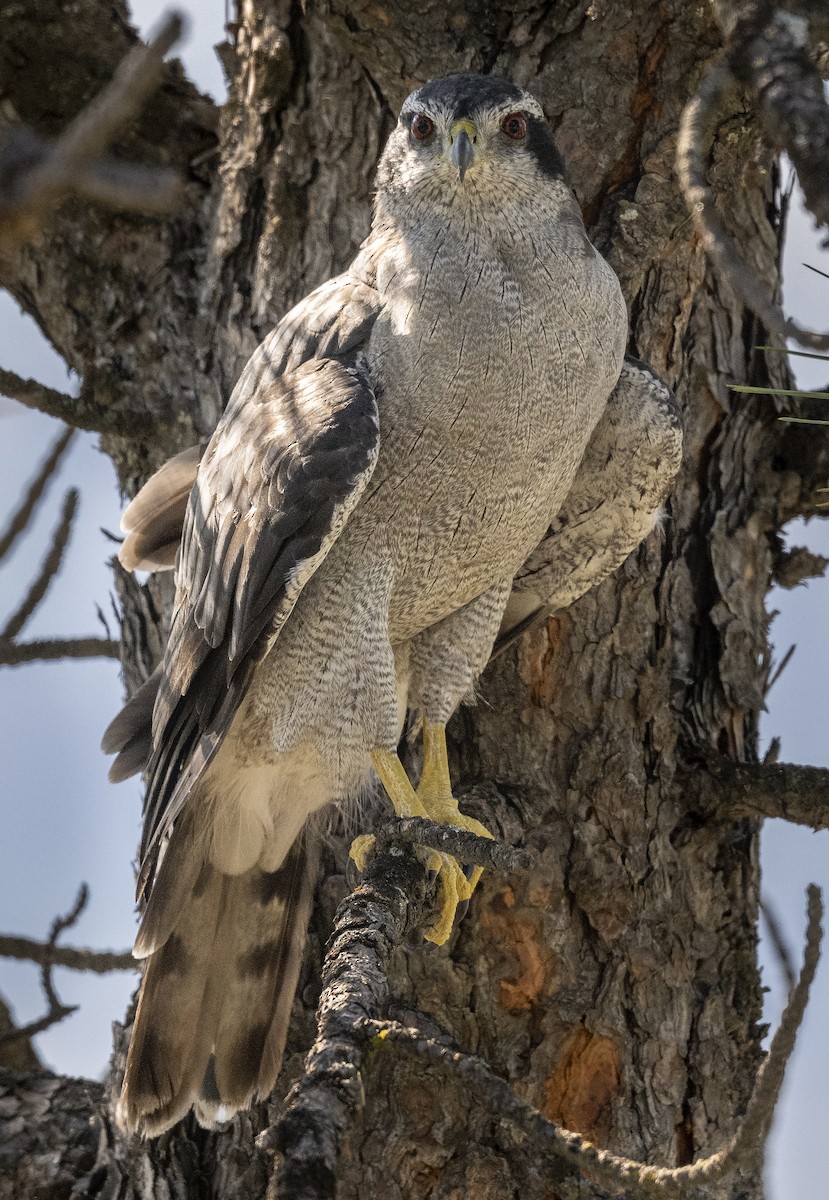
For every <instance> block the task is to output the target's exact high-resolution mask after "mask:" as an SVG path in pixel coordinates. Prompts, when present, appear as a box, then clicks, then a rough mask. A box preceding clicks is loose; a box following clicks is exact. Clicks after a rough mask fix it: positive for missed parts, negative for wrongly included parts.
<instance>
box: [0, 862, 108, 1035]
mask: <svg viewBox="0 0 829 1200" xmlns="http://www.w3.org/2000/svg"><path fill="white" fill-rule="evenodd" d="M88 899H89V888H88V887H87V886H86V884H85V883H82V884H81V886H80V888H79V889H78V895H77V898H76V899H75V903H74V904H73V905H72V908H71V909H70V910H69V912H68V913H67V914H66V916H65V917H55V919H54V921H53V922H52V927H51V929H50V930H49V936H48V938H47V939H46V943H45V945H44V946H43V947H42V951H43V953H42V956H41V958H40V959H39V961H40V964H41V972H40V982H41V986H42V987H43V991H44V993H45V995H46V1001H47V1004H48V1011H47V1012H46V1014H45V1015H44V1016H42V1017H40V1018H39V1019H38V1020H37V1021H32V1022H31V1023H30V1024H29V1025H24V1026H22V1027H21V1028H19V1029H13V1030H11V1032H9V1033H5V1034H3V1036H2V1037H0V1046H3V1045H5V1044H7V1043H9V1042H16V1041H19V1040H20V1039H21V1038H31V1037H34V1035H35V1034H36V1033H43V1031H44V1030H46V1029H49V1028H50V1027H51V1026H52V1025H57V1024H58V1022H59V1021H62V1020H64V1018H65V1017H68V1016H69V1015H70V1014H71V1013H73V1012H75V1010H76V1008H77V1005H67V1004H63V1003H62V1002H61V1000H60V999H59V997H58V994H57V992H56V991H55V985H54V982H53V980H52V968H53V966H54V965H55V962H56V961H57V960H56V954H57V943H58V938H59V937H60V936H61V934H62V933H65V932H66V930H67V929H71V928H72V926H73V925H75V924H76V923H77V921H78V918H79V917H80V915H81V913H82V912H83V910H84V909H85V908H86V903H87V901H88ZM15 957H17V956H15Z"/></svg>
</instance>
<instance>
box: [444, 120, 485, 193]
mask: <svg viewBox="0 0 829 1200" xmlns="http://www.w3.org/2000/svg"><path fill="white" fill-rule="evenodd" d="M470 133H471V134H472V136H471V137H470V136H469V135H470ZM477 135H478V131H477V130H476V129H475V126H474V125H473V124H472V122H471V121H458V123H457V124H456V125H453V126H452V129H451V130H450V131H449V136H450V137H451V138H452V149H451V150H450V151H449V161H450V162H451V164H452V166H453V167H456V168H457V171H458V176H459V177H460V181H461V183H463V177H464V175H465V174H466V172H467V171H468V170H469V168H470V167H471V166H472V164H473V163H474V161H475V147H474V145H473V141H474V140H475V138H476V137H477Z"/></svg>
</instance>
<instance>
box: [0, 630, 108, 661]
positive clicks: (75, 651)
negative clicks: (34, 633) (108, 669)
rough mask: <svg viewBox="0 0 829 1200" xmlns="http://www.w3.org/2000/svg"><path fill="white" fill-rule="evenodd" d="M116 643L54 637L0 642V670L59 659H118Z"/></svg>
mask: <svg viewBox="0 0 829 1200" xmlns="http://www.w3.org/2000/svg"><path fill="white" fill-rule="evenodd" d="M120 654H121V649H120V646H119V644H118V642H113V641H110V639H109V638H98V637H87V638H54V639H51V640H46V641H40V642H22V643H21V642H8V641H5V642H0V667H19V666H21V665H22V664H23V663H32V662H55V661H57V660H58V659H61V658H119V657H120Z"/></svg>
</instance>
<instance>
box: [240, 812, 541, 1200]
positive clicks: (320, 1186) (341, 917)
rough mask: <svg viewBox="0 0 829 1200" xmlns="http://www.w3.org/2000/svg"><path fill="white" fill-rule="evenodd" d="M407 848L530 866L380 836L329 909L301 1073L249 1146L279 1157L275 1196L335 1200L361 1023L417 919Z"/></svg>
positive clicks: (460, 846)
mask: <svg viewBox="0 0 829 1200" xmlns="http://www.w3.org/2000/svg"><path fill="white" fill-rule="evenodd" d="M444 834H445V835H446V836H443V835H444ZM412 841H416V842H417V843H418V844H420V845H428V846H431V847H433V848H434V849H438V850H443V851H446V852H448V853H452V854H455V853H457V854H458V856H459V857H460V858H461V860H462V861H464V862H469V863H477V864H479V865H489V866H493V867H496V869H498V868H500V869H510V870H512V869H514V868H516V867H519V866H524V865H526V864H527V863H528V862H529V861H530V857H529V855H528V854H526V853H525V852H523V851H515V850H511V849H510V848H509V847H508V846H505V845H503V844H502V843H498V842H495V841H494V840H493V841H490V840H489V839H487V838H479V837H477V836H475V835H469V834H467V833H466V832H465V831H464V830H456V829H451V830H442V829H441V828H440V827H439V826H435V825H434V824H433V822H431V821H426V820H423V819H419V818H418V819H416V818H410V819H408V820H405V821H402V822H394V823H391V824H390V825H389V826H388V827H386V828H385V829H381V830H380V831H379V833H378V835H377V842H376V847H375V851H374V853H373V855H372V857H371V859H370V861H369V865H368V869H367V871H366V873H365V875H364V877H363V881H362V883H361V884H360V885H359V887H357V888H356V889H355V891H354V892H352V893H351V895H350V896H347V897H346V899H345V900H344V901H343V902H342V904H341V905H340V907H339V909H338V910H337V915H336V917H335V920H334V930H333V933H332V935H331V941H330V943H329V949H328V953H327V955H326V959H325V964H324V966H323V972H322V995H321V997H320V1002H319V1005H318V1007H317V1039H316V1042H315V1043H314V1045H313V1047H312V1049H311V1051H310V1053H309V1055H308V1057H307V1059H306V1061H305V1070H304V1073H303V1075H302V1078H301V1079H300V1080H299V1081H298V1082H297V1083H296V1084H295V1085H294V1087H293V1088H292V1090H291V1092H290V1094H289V1096H288V1099H287V1102H286V1106H285V1110H284V1112H283V1113H282V1115H281V1116H280V1118H279V1120H278V1121H277V1123H276V1124H275V1125H273V1126H272V1127H271V1128H269V1129H267V1130H266V1131H265V1132H264V1133H263V1134H262V1135H261V1136H260V1138H259V1139H258V1145H259V1146H260V1148H262V1149H270V1150H279V1151H281V1152H282V1156H283V1157H282V1161H281V1164H280V1166H279V1168H278V1171H277V1175H276V1194H277V1196H278V1197H284V1198H287V1197H290V1198H291V1200H300V1198H301V1200H328V1198H330V1197H333V1196H334V1190H335V1185H336V1171H337V1162H338V1159H339V1153H340V1146H341V1144H342V1139H343V1136H344V1134H345V1132H346V1130H347V1128H348V1126H349V1124H350V1122H351V1120H352V1118H353V1115H354V1114H355V1112H356V1110H357V1108H358V1107H359V1106H360V1105H361V1104H362V1102H363V1091H362V1082H361V1079H360V1068H361V1065H362V1062H363V1056H364V1054H365V1052H366V1049H367V1044H368V1038H369V1037H370V1035H371V1027H370V1024H369V1023H370V1021H371V1019H372V1018H374V1017H376V1016H377V1015H378V1014H380V1013H382V1012H383V1011H384V1010H385V1008H386V1005H387V1003H388V999H389V984H388V964H389V958H390V956H391V953H392V951H393V950H394V948H395V947H396V946H397V945H399V944H400V942H401V941H402V940H403V938H405V936H406V935H407V934H408V933H409V932H411V931H412V930H414V929H416V928H417V927H418V925H419V924H420V922H421V918H422V917H423V915H424V913H425V899H426V868H425V867H424V865H423V863H422V862H421V861H420V859H419V858H418V857H417V856H416V855H415V854H413V853H412V850H411V845H410V843H411V842H412Z"/></svg>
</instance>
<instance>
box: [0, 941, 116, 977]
mask: <svg viewBox="0 0 829 1200" xmlns="http://www.w3.org/2000/svg"><path fill="white" fill-rule="evenodd" d="M0 958H14V959H18V960H20V961H21V962H33V963H37V964H38V965H39V966H43V965H45V964H46V963H52V964H54V966H56V967H68V968H69V969H70V970H72V971H91V972H92V973H93V975H108V974H109V973H110V972H111V971H137V970H138V969H139V963H138V961H137V960H136V959H135V958H133V956H132V953H131V951H129V950H88V949H85V948H83V947H76V946H51V945H49V944H48V943H47V942H36V941H34V939H32V938H25V937H17V936H15V935H14V934H11V933H0Z"/></svg>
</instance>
